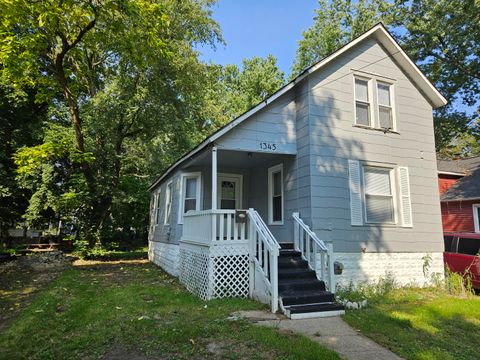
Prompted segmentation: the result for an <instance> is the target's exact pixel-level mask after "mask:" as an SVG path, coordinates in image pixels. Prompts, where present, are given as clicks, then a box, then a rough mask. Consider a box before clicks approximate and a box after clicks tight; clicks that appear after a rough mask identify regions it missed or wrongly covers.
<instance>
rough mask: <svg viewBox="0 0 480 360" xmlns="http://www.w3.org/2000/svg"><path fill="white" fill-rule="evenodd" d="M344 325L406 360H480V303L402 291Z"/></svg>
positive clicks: (477, 299)
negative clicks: (358, 331) (357, 330)
mask: <svg viewBox="0 0 480 360" xmlns="http://www.w3.org/2000/svg"><path fill="white" fill-rule="evenodd" d="M345 320H346V321H347V322H348V323H349V324H350V325H351V326H353V327H354V328H356V329H359V330H361V332H362V333H363V334H365V335H367V336H369V337H370V338H372V339H373V340H375V341H376V342H377V343H379V344H382V345H384V346H385V347H388V348H390V349H391V350H392V351H394V352H395V353H397V354H398V355H400V356H402V357H404V358H406V359H455V360H459V359H479V358H480V297H478V296H476V297H475V296H472V297H470V298H459V297H454V296H450V295H447V294H444V293H442V292H441V291H440V290H433V289H398V290H394V291H393V292H391V293H389V294H388V295H385V297H384V298H381V299H380V298H379V299H377V300H373V301H371V303H370V306H369V307H368V308H366V309H364V310H361V311H348V312H347V314H346V315H345Z"/></svg>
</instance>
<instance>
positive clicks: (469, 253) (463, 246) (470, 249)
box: [443, 233, 480, 290]
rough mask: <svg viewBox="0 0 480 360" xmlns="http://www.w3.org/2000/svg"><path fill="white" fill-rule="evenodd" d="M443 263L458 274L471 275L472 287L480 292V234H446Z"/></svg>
mask: <svg viewBox="0 0 480 360" xmlns="http://www.w3.org/2000/svg"><path fill="white" fill-rule="evenodd" d="M443 238H444V241H445V252H444V253H443V261H444V262H445V264H446V265H447V266H448V268H449V269H450V270H451V271H453V272H457V273H462V274H464V273H467V272H468V273H470V274H471V276H472V286H473V288H474V289H476V290H480V234H472V233H446V234H444V236H443Z"/></svg>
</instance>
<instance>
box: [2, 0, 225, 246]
mask: <svg viewBox="0 0 480 360" xmlns="http://www.w3.org/2000/svg"><path fill="white" fill-rule="evenodd" d="M211 4H212V1H209V0H206V1H201V2H197V1H193V0H189V1H182V2H178V1H174V0H171V1H170V0H168V1H155V0H147V1H144V0H142V1H140V0H128V1H118V0H117V1H115V0H106V1H95V0H90V1H74V0H67V1H54V0H48V1H41V2H35V3H30V2H27V1H18V2H4V3H2V5H0V12H1V13H2V14H3V19H2V20H3V21H2V22H1V23H0V62H1V64H2V67H1V68H0V80H1V81H2V83H4V84H9V85H10V86H13V87H14V88H15V89H16V90H17V91H22V90H23V89H25V88H26V87H30V86H32V85H34V86H36V87H38V89H39V90H40V91H39V94H38V96H37V100H43V101H46V100H48V101H49V102H50V103H51V104H52V107H53V108H58V107H61V106H60V105H59V104H64V105H65V108H66V109H67V110H68V118H69V122H68V123H67V122H66V121H65V116H64V115H65V114H64V113H63V114H61V116H59V117H53V118H51V119H50V120H51V122H52V124H53V125H52V126H51V127H50V128H49V131H47V134H46V137H45V138H44V143H43V144H42V145H40V146H39V147H37V148H31V149H23V150H21V151H20V152H19V154H18V156H17V164H18V165H19V167H20V170H19V171H20V176H24V177H25V178H24V180H25V184H29V185H30V186H31V187H32V189H33V191H34V196H33V197H32V200H34V199H35V196H36V195H39V196H40V195H41V194H39V193H38V191H40V190H42V191H43V195H42V196H43V198H45V196H47V195H46V194H48V193H49V191H53V189H56V190H58V191H60V193H58V194H55V196H52V197H51V198H52V199H56V200H55V201H53V202H54V203H55V202H56V203H55V204H53V203H52V206H53V207H56V208H57V209H59V208H60V205H61V201H60V199H61V200H62V201H64V200H68V199H69V200H70V202H69V204H70V205H68V206H63V208H69V207H70V208H71V205H72V204H75V209H76V210H75V213H76V215H77V216H78V217H79V218H80V219H81V221H82V223H83V229H84V232H85V235H86V236H88V237H89V239H90V240H92V239H95V238H98V237H99V236H100V234H101V232H102V229H103V227H104V225H105V223H106V222H111V215H112V214H111V209H112V203H113V202H114V198H115V194H116V190H117V189H118V187H119V185H120V183H121V182H122V177H123V176H124V175H125V174H124V171H127V169H129V170H128V171H130V168H128V167H126V162H127V159H128V158H129V156H128V155H127V154H129V151H128V148H130V147H131V146H136V145H138V143H140V145H139V146H140V147H142V146H144V143H148V142H149V141H151V140H152V139H155V138H156V139H158V138H162V139H164V140H165V142H166V143H167V146H168V143H170V144H171V143H175V144H177V147H178V148H186V147H188V146H189V142H190V139H189V134H191V133H192V132H194V131H195V128H198V126H197V124H198V123H201V119H198V118H197V117H196V116H195V115H196V114H197V113H199V110H198V109H199V106H198V104H199V101H194V100H195V99H196V97H197V95H196V94H198V92H197V91H198V87H199V83H200V79H199V77H200V76H201V75H202V73H203V68H202V65H201V64H200V63H199V61H198V59H197V55H198V54H197V53H196V52H195V51H194V50H193V45H194V44H196V43H209V44H214V43H215V41H217V40H219V39H220V35H219V30H218V26H217V24H216V23H215V22H214V21H213V20H212V19H211V16H210V15H211V14H210V10H209V6H210V5H211ZM197 68H201V69H200V70H201V71H196V70H197ZM190 104H192V105H190ZM186 129H187V130H188V131H185V132H184V133H182V130H186ZM152 130H153V131H152ZM55 134H57V136H55ZM72 135H73V138H70V137H71V136H72ZM70 139H71V140H73V142H72V143H73V144H74V146H73V147H72V146H71V144H72V143H71V142H69V141H70ZM140 162H141V163H142V161H140ZM159 163H160V165H158V167H160V168H161V166H162V161H161V160H160V161H159ZM59 165H60V166H59ZM27 170H28V171H29V172H28V171H27ZM157 170H158V168H157ZM29 174H37V177H36V178H35V179H33V177H32V176H30V175H29ZM39 174H42V176H38V175H39ZM145 175H146V177H147V178H148V177H149V176H151V174H141V176H145ZM29 177H30V180H29V179H28V178H29ZM57 177H60V178H61V181H59V179H58V178H57ZM39 178H40V179H43V180H41V181H40V182H38V179H39ZM146 181H148V179H146V180H145V181H144V182H146ZM52 186H53V187H52ZM142 186H143V187H144V188H145V187H146V186H145V185H142ZM59 187H60V189H59ZM47 190H48V191H47ZM37 203H40V202H39V201H37ZM64 205H65V204H64ZM33 213H34V212H33ZM145 213H147V211H145Z"/></svg>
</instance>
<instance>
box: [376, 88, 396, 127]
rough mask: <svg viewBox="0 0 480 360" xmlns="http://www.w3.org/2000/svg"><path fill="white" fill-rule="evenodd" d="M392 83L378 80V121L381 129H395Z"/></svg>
mask: <svg viewBox="0 0 480 360" xmlns="http://www.w3.org/2000/svg"><path fill="white" fill-rule="evenodd" d="M391 88H392V85H391V84H387V83H384V82H377V101H378V123H379V127H380V128H381V129H393V111H392V96H391V93H392V91H391Z"/></svg>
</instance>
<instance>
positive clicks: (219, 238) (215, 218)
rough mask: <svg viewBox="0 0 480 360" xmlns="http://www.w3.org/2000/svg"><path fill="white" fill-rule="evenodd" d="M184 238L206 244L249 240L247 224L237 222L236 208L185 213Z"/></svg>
mask: <svg viewBox="0 0 480 360" xmlns="http://www.w3.org/2000/svg"><path fill="white" fill-rule="evenodd" d="M183 238H185V239H188V240H189V241H193V242H199V243H202V244H205V245H207V244H208V245H210V244H211V243H212V242H214V243H216V242H222V243H226V242H234V243H238V242H239V241H246V240H248V237H247V226H246V223H237V222H235V210H202V211H189V212H187V213H186V214H185V215H183Z"/></svg>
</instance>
